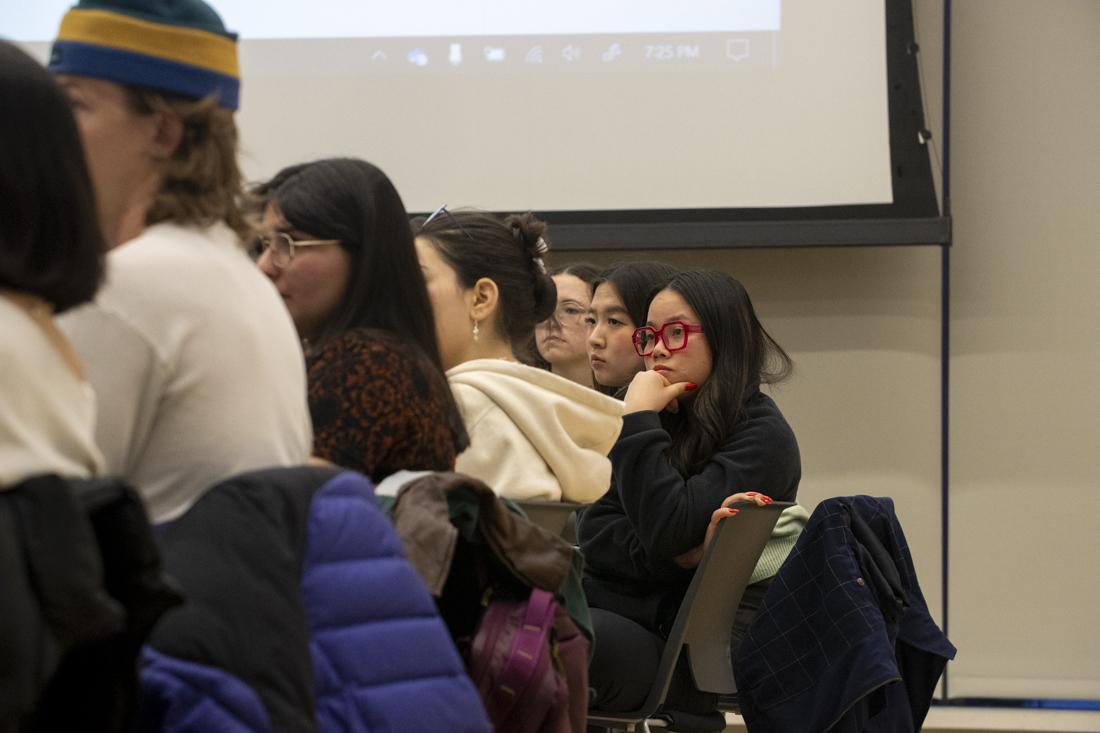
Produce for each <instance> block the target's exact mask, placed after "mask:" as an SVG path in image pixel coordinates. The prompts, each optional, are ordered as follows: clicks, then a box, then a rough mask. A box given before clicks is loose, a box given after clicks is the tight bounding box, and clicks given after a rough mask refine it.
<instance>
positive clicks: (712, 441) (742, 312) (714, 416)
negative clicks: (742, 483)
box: [650, 270, 793, 474]
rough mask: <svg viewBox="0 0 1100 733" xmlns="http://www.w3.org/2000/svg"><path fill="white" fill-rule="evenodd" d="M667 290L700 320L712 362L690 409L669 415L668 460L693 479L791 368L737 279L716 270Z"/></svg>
mask: <svg viewBox="0 0 1100 733" xmlns="http://www.w3.org/2000/svg"><path fill="white" fill-rule="evenodd" d="M664 289H667V290H671V291H673V292H675V293H678V294H679V295H680V296H681V297H683V299H684V300H685V301H687V304H688V305H690V306H691V309H692V310H693V311H695V314H696V315H697V316H699V323H700V325H701V326H702V327H703V333H704V336H705V338H706V340H707V345H708V346H709V347H710V352H711V357H712V359H713V365H712V367H711V373H710V377H709V378H708V379H707V381H706V382H705V383H704V384H702V385H700V387H699V391H698V392H696V393H694V395H693V396H692V397H690V398H689V399H688V400H686V401H685V405H684V406H685V407H687V409H686V410H685V409H681V410H680V411H679V412H678V413H677V414H674V415H670V416H669V424H670V431H669V432H670V433H671V434H672V447H671V448H670V450H669V458H670V460H671V461H672V464H673V465H674V466H676V468H677V469H679V470H680V471H681V472H683V473H685V474H690V473H694V472H696V471H698V470H699V469H700V468H701V467H702V465H703V464H705V463H706V462H707V461H708V460H710V459H711V457H712V456H713V455H714V453H715V451H717V450H718V447H719V446H720V445H721V443H722V442H724V441H725V440H727V439H728V438H729V437H730V436H731V435H732V434H733V432H734V431H735V430H736V429H737V424H738V423H739V422H740V421H741V420H742V419H743V418H744V415H745V401H746V400H747V399H748V398H749V397H750V396H751V395H752V394H753V392H755V391H756V390H757V389H758V388H759V386H760V385H761V384H775V383H777V382H781V381H782V380H783V379H785V378H787V376H789V375H790V373H791V370H792V368H793V365H792V362H791V358H790V357H789V356H788V355H787V352H785V351H784V350H783V348H782V347H781V346H780V345H779V344H778V343H776V341H775V339H773V338H772V337H771V336H770V335H769V334H768V332H767V331H766V330H765V329H764V327H763V326H762V325H761V324H760V321H759V319H758V318H757V317H756V311H755V309H754V308H753V306H752V301H751V300H750V299H749V294H748V291H746V290H745V287H744V286H743V285H742V284H741V283H740V282H739V281H738V280H737V279H736V278H734V277H731V276H730V275H727V274H725V273H722V272H716V271H713V270H698V271H692V272H682V273H680V274H678V275H676V276H675V277H674V278H672V280H670V281H669V283H668V285H667V287H666V288H664ZM654 295H656V293H654ZM650 300H652V298H651V299H650Z"/></svg>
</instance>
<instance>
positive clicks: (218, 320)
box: [49, 0, 313, 522]
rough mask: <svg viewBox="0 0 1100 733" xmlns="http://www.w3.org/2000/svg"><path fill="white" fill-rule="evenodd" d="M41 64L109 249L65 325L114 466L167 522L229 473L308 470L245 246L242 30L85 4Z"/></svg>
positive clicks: (164, 10)
mask: <svg viewBox="0 0 1100 733" xmlns="http://www.w3.org/2000/svg"><path fill="white" fill-rule="evenodd" d="M49 68H50V70H51V71H53V72H54V74H55V76H56V78H57V80H58V82H59V83H60V85H61V87H62V88H63V89H64V90H65V92H66V94H67V95H68V97H69V100H70V102H71V104H72V107H73V112H74V114H75V117H76V120H77V126H78V128H79V131H80V137H81V142H82V143H83V147H84V155H85V158H86V159H87V162H88V169H89V171H90V173H91V177H92V183H93V184H94V187H95V193H96V204H97V209H98V211H99V217H100V224H101V227H102V229H103V231H104V235H105V237H106V239H107V240H108V242H109V244H110V245H111V246H112V247H113V249H111V251H110V253H109V254H108V256H107V280H106V283H105V285H104V287H103V288H102V289H101V290H100V292H99V294H98V295H97V297H96V300H95V302H94V303H93V304H90V305H88V306H84V307H82V308H79V309H76V310H75V311H73V312H72V313H70V314H66V315H65V316H64V317H63V318H62V319H59V325H60V326H61V328H62V330H63V331H64V332H65V334H66V335H67V336H68V337H69V340H70V341H72V343H73V345H74V346H75V347H76V349H77V352H78V353H79V354H80V356H81V357H82V359H83V360H84V363H85V367H86V376H87V380H88V382H90V383H91V385H92V387H93V388H94V389H95V391H96V393H97V397H98V406H99V414H98V420H97V425H96V442H97V443H98V445H99V448H100V450H101V451H102V452H103V455H104V458H105V459H106V467H107V473H108V474H109V475H115V476H119V477H121V478H123V479H125V480H127V481H128V482H129V483H131V484H133V485H134V486H135V487H136V488H137V489H138V491H139V492H140V493H141V495H142V497H143V499H144V500H145V503H146V507H147V509H148V510H149V514H150V516H151V518H152V519H153V521H154V522H163V521H168V520H171V519H174V518H175V517H177V516H179V515H180V514H182V513H183V512H185V511H186V510H187V509H188V508H189V507H190V506H191V504H193V503H194V502H195V501H196V500H197V499H198V498H199V497H200V496H201V495H202V494H203V493H204V492H205V491H206V489H207V488H209V487H210V486H213V485H214V484H216V483H218V482H220V481H222V480H224V479H226V478H229V477H230V476H233V475H234V474H237V473H241V472H244V471H249V470H252V469H256V468H261V467H266V466H280V465H281V466H289V465H296V464H300V463H303V462H305V461H306V460H308V458H309V453H310V448H311V446H312V442H313V440H312V426H311V423H310V417H309V411H308V407H307V402H306V391H305V389H306V383H305V369H304V365H303V357H302V350H301V345H300V343H299V342H298V339H297V335H296V332H295V330H294V325H293V323H292V322H291V320H290V316H289V314H288V313H287V310H286V307H285V305H284V304H283V302H282V300H281V299H280V298H279V295H278V293H277V292H276V291H275V290H274V288H273V287H272V286H271V283H270V282H269V281H268V280H267V278H265V277H264V276H263V274H262V273H260V272H259V271H258V270H257V269H256V268H255V266H254V265H253V263H252V261H251V260H250V259H249V257H248V255H247V253H246V247H245V246H244V242H243V241H242V240H243V239H244V238H246V237H250V229H249V226H248V224H247V222H246V219H245V215H244V212H243V210H242V190H241V183H242V181H241V173H240V168H239V166H238V162H237V127H236V121H235V119H234V112H235V110H236V109H237V106H238V102H239V95H240V78H239V77H240V74H239V71H238V64H237V41H236V35H235V34H233V33H230V32H229V31H227V30H226V28H225V25H224V24H223V23H222V21H221V19H220V17H219V16H218V14H217V13H216V12H215V11H214V10H213V9H212V8H211V7H210V6H209V5H207V4H206V3H204V2H202V1H201V0H80V2H78V3H77V5H76V6H74V7H73V8H72V9H70V10H69V11H68V12H67V13H66V14H65V16H64V18H63V19H62V21H61V27H60V30H59V31H58V34H57V39H56V40H55V42H54V45H53V50H52V53H51V56H50V62H49Z"/></svg>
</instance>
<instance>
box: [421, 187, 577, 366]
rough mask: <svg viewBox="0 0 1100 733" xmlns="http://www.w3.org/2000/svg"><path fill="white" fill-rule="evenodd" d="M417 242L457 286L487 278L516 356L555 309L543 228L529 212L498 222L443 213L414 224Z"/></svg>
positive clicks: (482, 215)
mask: <svg viewBox="0 0 1100 733" xmlns="http://www.w3.org/2000/svg"><path fill="white" fill-rule="evenodd" d="M413 226H414V228H416V230H417V231H416V234H417V236H420V237H424V238H425V239H427V240H428V241H430V242H431V243H432V245H433V246H434V247H435V248H436V250H437V251H438V252H439V255H440V257H442V258H443V260H444V261H445V262H446V263H447V264H448V265H449V266H450V267H451V269H453V270H454V271H455V274H456V276H457V278H458V282H459V284H460V285H461V286H462V287H464V288H472V287H473V286H474V284H475V283H477V281H478V280H479V279H481V278H483V277H487V278H489V279H490V280H492V281H493V282H495V283H496V285H497V290H498V291H499V293H500V307H499V308H498V309H497V312H498V313H499V318H500V329H501V332H502V334H503V335H504V337H505V338H506V339H507V340H508V342H509V343H510V344H511V346H512V350H513V352H515V353H516V354H517V356H521V357H522V356H524V354H523V350H524V349H526V348H527V347H528V345H529V344H531V343H532V337H533V335H534V333H535V326H536V325H537V324H539V323H541V322H542V321H545V320H546V319H547V318H549V317H550V314H552V313H553V312H554V309H555V308H556V307H557V305H558V291H557V287H556V286H555V285H554V281H553V280H552V279H550V275H549V274H548V273H547V270H546V264H545V262H544V258H545V256H546V253H547V251H548V250H549V247H550V245H549V242H548V241H547V238H546V224H545V223H544V222H542V221H540V220H539V219H538V218H536V217H535V215H534V214H532V213H530V212H528V213H526V214H511V215H509V216H506V217H504V218H503V219H500V218H498V217H497V216H494V215H493V214H490V213H489V212H486V211H475V210H471V209H459V210H456V211H453V212H448V211H442V212H440V213H439V214H438V215H436V216H435V218H433V219H431V221H428V222H427V223H425V222H424V221H423V220H417V221H414V222H413Z"/></svg>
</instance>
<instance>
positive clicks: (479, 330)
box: [474, 321, 481, 341]
mask: <svg viewBox="0 0 1100 733" xmlns="http://www.w3.org/2000/svg"><path fill="white" fill-rule="evenodd" d="M480 335H481V329H480V328H478V326H477V321H474V341H477V339H478V337H479V336H480Z"/></svg>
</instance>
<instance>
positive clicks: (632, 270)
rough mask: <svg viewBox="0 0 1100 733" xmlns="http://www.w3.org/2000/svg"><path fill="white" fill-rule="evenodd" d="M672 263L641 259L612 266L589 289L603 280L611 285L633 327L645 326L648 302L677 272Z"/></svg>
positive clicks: (600, 283) (593, 288)
mask: <svg viewBox="0 0 1100 733" xmlns="http://www.w3.org/2000/svg"><path fill="white" fill-rule="evenodd" d="M677 272H678V271H677V269H676V268H675V267H673V266H672V265H669V264H667V263H664V262H657V261H656V260H640V261H638V262H624V263H622V264H619V265H615V266H613V267H612V268H610V269H609V270H607V272H605V273H604V274H603V276H602V277H600V278H597V279H596V280H594V281H593V283H592V290H593V291H595V289H596V288H597V287H599V286H600V285H603V284H604V283H610V284H611V285H612V286H614V288H615V290H616V292H618V294H619V298H620V299H621V300H622V301H623V307H624V308H626V312H627V315H629V316H630V320H631V321H633V322H634V326H635V328H636V327H638V326H644V325H645V317H646V310H647V309H648V308H649V301H650V300H652V299H653V296H654V295H656V294H657V292H658V291H660V290H662V289H663V288H664V287H665V286H666V285H668V283H669V281H670V280H671V279H672V278H673V277H674V276H675V275H676V273H677Z"/></svg>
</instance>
